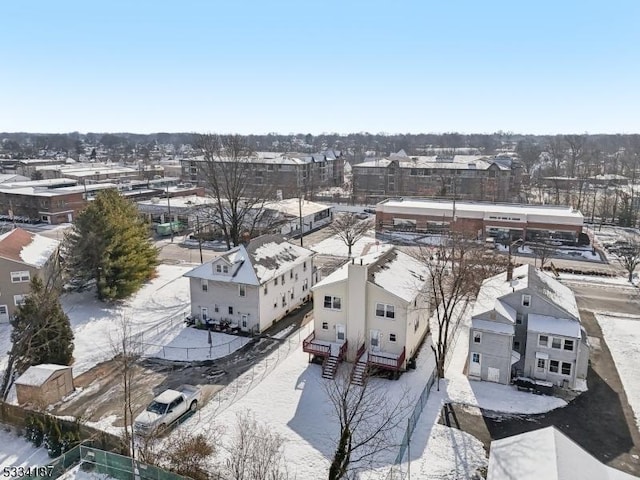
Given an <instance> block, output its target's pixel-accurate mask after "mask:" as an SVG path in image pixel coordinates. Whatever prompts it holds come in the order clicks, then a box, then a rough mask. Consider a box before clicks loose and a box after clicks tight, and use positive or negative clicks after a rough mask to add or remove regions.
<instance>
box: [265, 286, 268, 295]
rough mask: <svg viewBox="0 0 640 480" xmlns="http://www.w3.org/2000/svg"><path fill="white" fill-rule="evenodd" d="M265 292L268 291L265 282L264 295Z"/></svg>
mask: <svg viewBox="0 0 640 480" xmlns="http://www.w3.org/2000/svg"><path fill="white" fill-rule="evenodd" d="M267 292H268V290H267V285H266V284H265V286H264V294H265V295H266V294H267Z"/></svg>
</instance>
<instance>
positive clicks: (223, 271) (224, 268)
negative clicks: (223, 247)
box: [222, 265, 229, 273]
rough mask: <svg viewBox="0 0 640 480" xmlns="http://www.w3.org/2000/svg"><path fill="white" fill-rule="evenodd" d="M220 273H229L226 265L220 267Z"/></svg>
mask: <svg viewBox="0 0 640 480" xmlns="http://www.w3.org/2000/svg"><path fill="white" fill-rule="evenodd" d="M222 273H229V267H228V266H227V265H223V266H222Z"/></svg>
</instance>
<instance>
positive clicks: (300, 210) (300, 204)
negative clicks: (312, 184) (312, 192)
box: [298, 196, 304, 247]
mask: <svg viewBox="0 0 640 480" xmlns="http://www.w3.org/2000/svg"><path fill="white" fill-rule="evenodd" d="M298 210H299V213H300V216H299V219H300V246H301V247H304V245H303V240H302V236H303V234H304V232H303V231H302V227H303V223H302V196H300V197H298Z"/></svg>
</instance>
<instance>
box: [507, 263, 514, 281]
mask: <svg viewBox="0 0 640 480" xmlns="http://www.w3.org/2000/svg"><path fill="white" fill-rule="evenodd" d="M511 280H513V263H511V262H509V264H508V265H507V282H510V281H511Z"/></svg>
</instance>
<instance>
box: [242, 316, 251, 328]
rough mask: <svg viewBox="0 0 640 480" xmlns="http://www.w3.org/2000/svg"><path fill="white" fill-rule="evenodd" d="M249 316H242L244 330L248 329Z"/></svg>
mask: <svg viewBox="0 0 640 480" xmlns="http://www.w3.org/2000/svg"><path fill="white" fill-rule="evenodd" d="M248 318H249V317H248V315H242V328H247V320H248Z"/></svg>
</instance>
